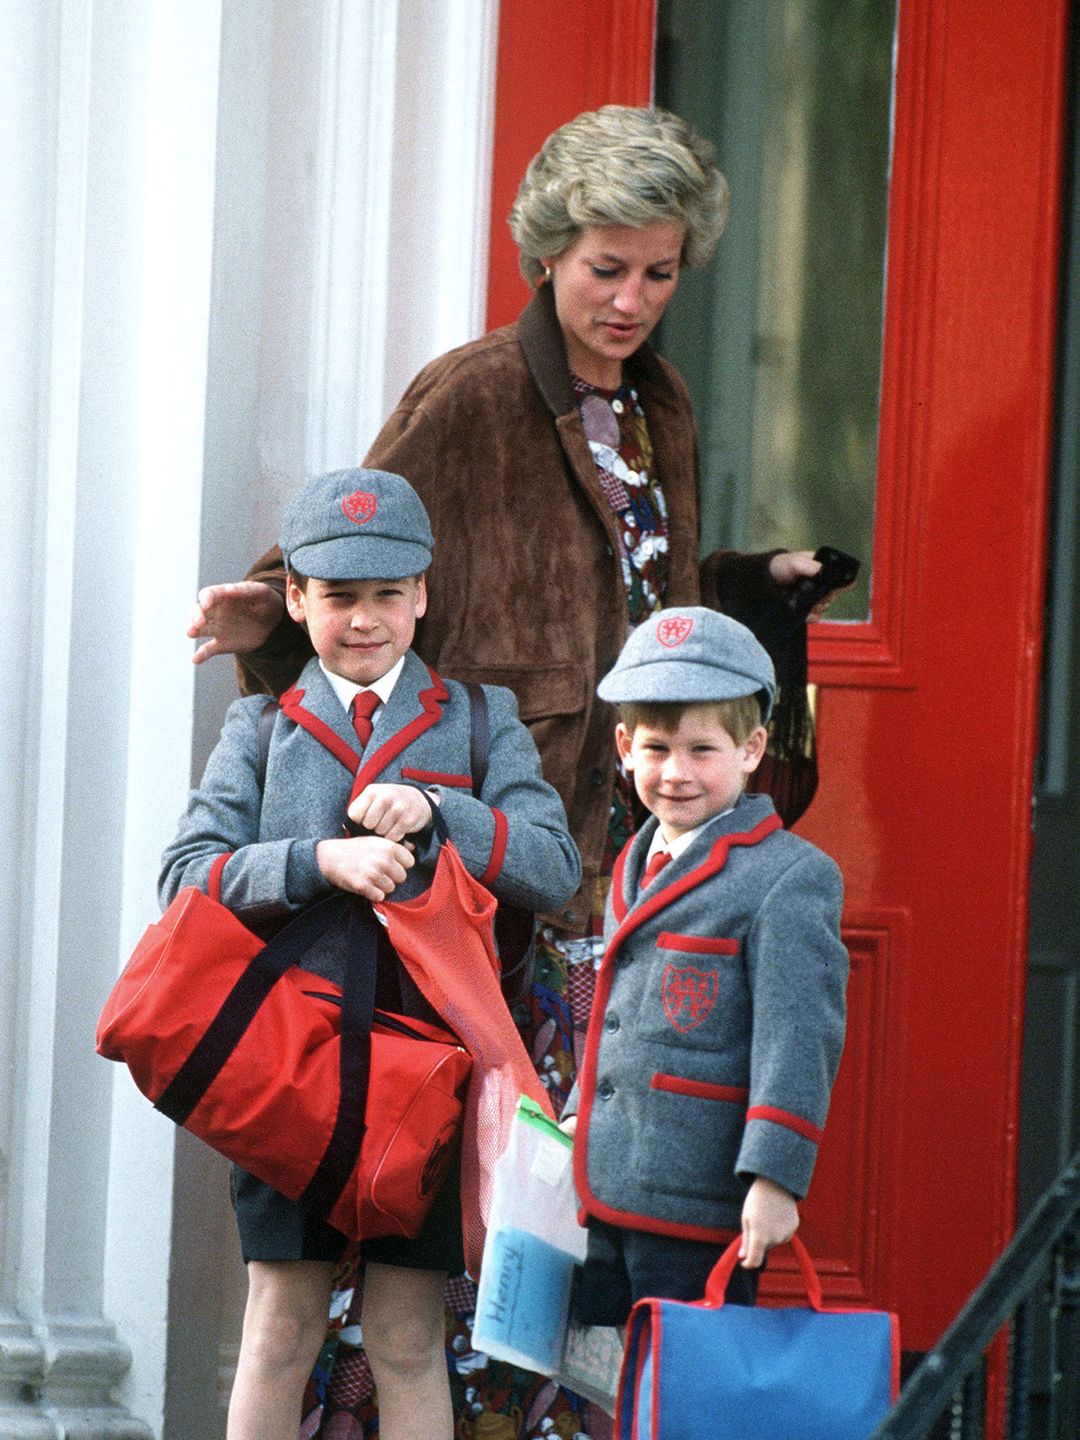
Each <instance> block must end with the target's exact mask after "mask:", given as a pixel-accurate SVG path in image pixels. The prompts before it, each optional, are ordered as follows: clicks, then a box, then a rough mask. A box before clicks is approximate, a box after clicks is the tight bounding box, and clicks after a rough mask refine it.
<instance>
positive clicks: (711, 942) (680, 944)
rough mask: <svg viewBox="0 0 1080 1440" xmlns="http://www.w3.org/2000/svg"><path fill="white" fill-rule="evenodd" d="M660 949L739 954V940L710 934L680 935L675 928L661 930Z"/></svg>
mask: <svg viewBox="0 0 1080 1440" xmlns="http://www.w3.org/2000/svg"><path fill="white" fill-rule="evenodd" d="M656 948H657V949H658V950H686V951H687V952H688V953H689V954H691V955H737V954H738V953H739V942H738V940H729V939H727V938H726V937H721V936H717V937H716V938H713V937H712V936H709V935H678V934H676V932H675V931H674V930H661V931H660V934H659V935H658V936H657V937H656Z"/></svg>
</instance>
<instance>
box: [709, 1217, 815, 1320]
mask: <svg viewBox="0 0 1080 1440" xmlns="http://www.w3.org/2000/svg"><path fill="white" fill-rule="evenodd" d="M741 1244H742V1236H737V1237H736V1238H735V1239H734V1240H732V1242H731V1244H730V1245H729V1246H728V1247H727V1249H726V1250H725V1251H724V1253H723V1254H722V1255H721V1256H720V1259H719V1260H718V1261H717V1262H716V1264H715V1265H714V1266H713V1268H712V1272H711V1273H710V1275H709V1278H708V1280H707V1281H706V1282H705V1301H706V1304H708V1305H712V1306H715V1307H716V1308H717V1309H719V1308H720V1306H721V1305H723V1303H724V1294H725V1292H726V1291H727V1287H728V1281H729V1280H730V1279H731V1277H732V1275H733V1274H734V1272H735V1266H736V1265H737V1263H738V1260H739V1246H740V1245H741ZM788 1244H789V1245H790V1246H791V1248H792V1250H793V1251H794V1252H795V1259H796V1260H797V1261H798V1262H799V1269H800V1271H801V1272H802V1277H803V1285H804V1286H805V1287H806V1295H807V1298H808V1300H809V1301H810V1304H811V1305H812V1306H813V1308H814V1309H815V1310H822V1309H824V1305H823V1302H822V1298H821V1281H820V1280H819V1279H818V1273H817V1271H816V1270H815V1269H814V1262H813V1260H811V1259H810V1252H809V1251H808V1250H807V1248H806V1246H805V1245H804V1244H803V1242H802V1241H801V1240H800V1239H799V1237H798V1236H797V1235H793V1236H792V1237H791V1239H790V1240H789V1241H788Z"/></svg>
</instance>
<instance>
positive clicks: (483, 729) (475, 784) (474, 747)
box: [465, 680, 491, 800]
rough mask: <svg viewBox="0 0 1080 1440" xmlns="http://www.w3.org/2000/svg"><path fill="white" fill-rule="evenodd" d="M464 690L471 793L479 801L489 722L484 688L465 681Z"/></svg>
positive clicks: (488, 739) (485, 764) (488, 735)
mask: <svg viewBox="0 0 1080 1440" xmlns="http://www.w3.org/2000/svg"><path fill="white" fill-rule="evenodd" d="M465 689H466V690H467V691H468V692H469V770H470V771H471V772H472V793H473V795H474V796H475V797H476V798H477V800H479V798H480V791H481V790H482V789H483V788H484V781H485V780H486V779H487V770H488V753H489V751H490V749H491V722H490V720H489V719H488V703H487V696H486V695H485V694H484V687H483V686H482V685H477V684H476V682H475V681H473V680H466V681H465Z"/></svg>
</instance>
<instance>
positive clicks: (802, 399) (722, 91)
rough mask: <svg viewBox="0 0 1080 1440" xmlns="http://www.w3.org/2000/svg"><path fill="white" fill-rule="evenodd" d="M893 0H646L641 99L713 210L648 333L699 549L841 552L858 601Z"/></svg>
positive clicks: (873, 424) (879, 303)
mask: <svg viewBox="0 0 1080 1440" xmlns="http://www.w3.org/2000/svg"><path fill="white" fill-rule="evenodd" d="M894 24H895V8H894V6H893V5H892V4H891V3H886V0H660V6H659V17H658V38H657V77H656V82H657V94H656V102H657V104H658V105H663V106H665V107H666V108H668V109H671V110H674V111H676V112H677V113H679V114H681V115H684V116H685V117H686V118H687V119H688V120H690V121H691V123H692V124H693V125H694V126H695V127H696V128H697V129H699V130H700V131H701V132H702V133H703V134H705V135H707V136H708V137H709V138H710V139H711V140H712V141H713V142H714V144H715V145H716V150H717V156H718V158H719V161H720V164H721V166H722V168H723V170H724V172H725V174H726V175H727V177H728V180H729V182H730V184H731V191H732V203H731V222H730V225H729V227H728V230H727V232H726V234H725V235H724V237H723V239H722V240H721V241H720V247H719V250H718V251H717V256H716V259H715V260H714V261H713V263H712V265H711V266H710V267H709V268H708V269H707V270H704V271H693V270H691V271H686V272H684V274H683V277H682V279H681V281H680V283H679V290H678V292H677V294H676V296H675V299H674V300H673V301H672V304H671V306H670V308H669V311H668V314H667V315H666V316H665V318H664V321H663V324H662V327H661V332H660V335H659V348H660V349H661V351H662V353H663V354H664V355H666V356H667V358H668V359H670V360H671V361H672V363H673V364H674V365H676V366H677V367H678V369H679V370H680V371H681V372H682V374H683V375H684V376H685V377H686V380H687V383H688V384H689V386H690V389H691V392H692V394H693V397H694V405H695V410H696V414H697V418H698V425H699V428H700V432H701V449H702V539H703V545H704V547H705V548H706V549H711V548H713V547H714V546H716V545H734V546H737V547H739V548H741V549H750V550H768V549H773V548H776V547H784V548H787V549H804V548H815V547H816V546H817V545H820V544H830V545H836V546H838V547H839V548H840V549H842V550H848V551H850V552H851V553H852V554H855V555H858V556H859V557H860V558H861V560H862V562H863V568H862V572H861V574H860V578H859V583H858V586H857V587H856V589H855V590H853V591H851V592H850V593H849V594H847V595H845V596H842V597H841V599H840V600H839V601H837V603H836V604H835V605H834V606H833V608H832V610H830V612H829V618H830V619H864V618H866V616H867V615H868V614H869V607H870V554H871V548H872V541H873V522H874V475H875V469H876V455H877V420H878V401H879V392H880V382H881V335H882V314H883V300H884V294H883V292H884V273H885V264H884V260H885V232H886V200H887V192H888V165H889V137H890V103H891V91H892V73H893V32H894Z"/></svg>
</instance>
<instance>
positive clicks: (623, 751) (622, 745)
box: [615, 720, 634, 770]
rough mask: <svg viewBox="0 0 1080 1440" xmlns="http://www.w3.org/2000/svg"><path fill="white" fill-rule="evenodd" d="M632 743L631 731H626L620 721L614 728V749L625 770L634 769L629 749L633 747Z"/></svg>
mask: <svg viewBox="0 0 1080 1440" xmlns="http://www.w3.org/2000/svg"><path fill="white" fill-rule="evenodd" d="M633 743H634V734H633V731H632V730H628V729H627V728H626V726H625V725H624V724H623V722H622V721H621V720H620V721H619V723H618V725H616V726H615V748H616V750H618V752H619V759H620V760H621V761H622V763H623V768H624V769H626V770H633V768H634V761H633V758H632V753H631V747H632V746H633Z"/></svg>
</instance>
